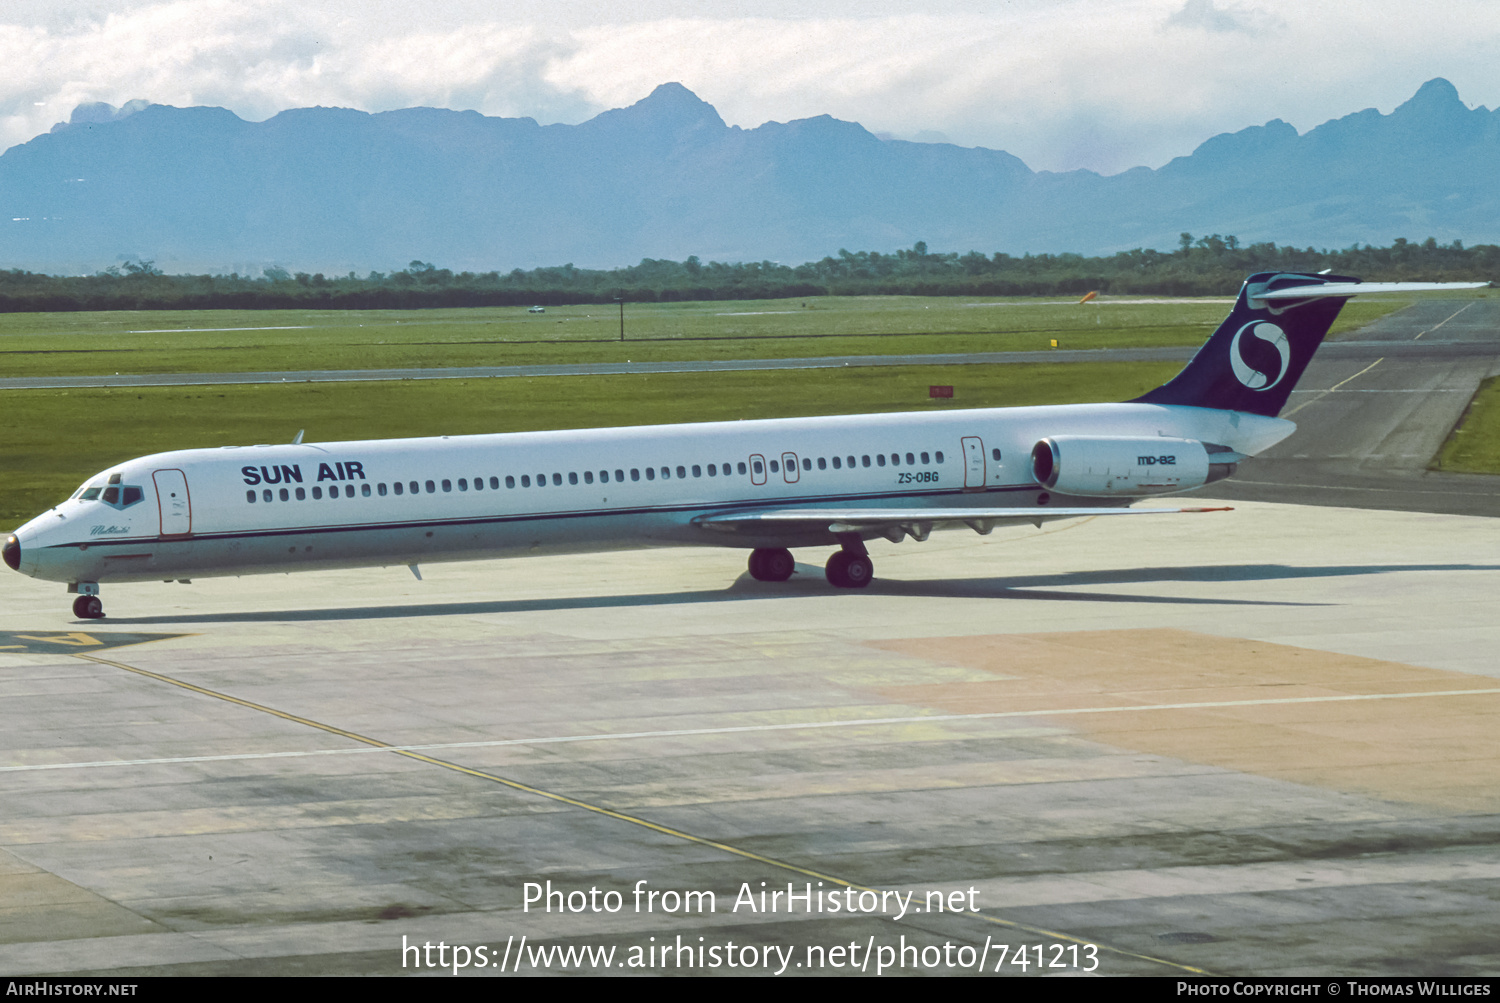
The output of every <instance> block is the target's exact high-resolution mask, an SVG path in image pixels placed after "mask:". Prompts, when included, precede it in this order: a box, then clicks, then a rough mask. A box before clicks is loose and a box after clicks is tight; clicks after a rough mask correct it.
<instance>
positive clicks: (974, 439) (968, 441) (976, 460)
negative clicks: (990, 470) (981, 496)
mask: <svg viewBox="0 0 1500 1003" xmlns="http://www.w3.org/2000/svg"><path fill="white" fill-rule="evenodd" d="M963 445H964V490H965V491H980V490H983V488H984V442H983V440H981V439H980V438H979V436H977V435H966V436H964V437H963Z"/></svg>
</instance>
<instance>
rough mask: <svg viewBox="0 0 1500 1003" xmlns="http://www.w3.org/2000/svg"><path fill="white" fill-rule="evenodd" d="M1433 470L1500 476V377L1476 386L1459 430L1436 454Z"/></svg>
mask: <svg viewBox="0 0 1500 1003" xmlns="http://www.w3.org/2000/svg"><path fill="white" fill-rule="evenodd" d="M1433 468H1434V469H1436V470H1450V471H1455V472H1458V473H1465V474H1500V377H1493V376H1492V377H1490V378H1489V379H1487V380H1485V381H1484V382H1483V383H1481V384H1479V392H1478V393H1476V394H1475V395H1474V399H1473V400H1472V401H1470V402H1469V408H1468V410H1467V411H1465V412H1464V416H1463V418H1462V420H1460V421H1459V423H1458V427H1457V428H1455V429H1454V430H1453V434H1451V435H1449V436H1448V441H1447V442H1445V443H1443V448H1442V449H1440V450H1438V455H1437V460H1436V461H1435V462H1434V463H1433Z"/></svg>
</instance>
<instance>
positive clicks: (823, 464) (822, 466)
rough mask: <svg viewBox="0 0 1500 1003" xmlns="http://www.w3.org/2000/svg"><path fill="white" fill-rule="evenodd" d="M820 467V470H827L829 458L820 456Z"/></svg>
mask: <svg viewBox="0 0 1500 1003" xmlns="http://www.w3.org/2000/svg"><path fill="white" fill-rule="evenodd" d="M818 469H819V470H827V469H828V460H827V459H826V458H824V457H822V456H820V457H818Z"/></svg>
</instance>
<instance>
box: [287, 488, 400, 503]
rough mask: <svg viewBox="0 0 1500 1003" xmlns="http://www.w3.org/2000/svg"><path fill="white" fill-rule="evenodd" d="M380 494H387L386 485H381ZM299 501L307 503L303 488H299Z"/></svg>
mask: <svg viewBox="0 0 1500 1003" xmlns="http://www.w3.org/2000/svg"><path fill="white" fill-rule="evenodd" d="M380 493H381V494H385V485H384V484H382V485H380ZM297 500H298V501H307V492H306V491H305V490H303V489H302V488H298V489H297Z"/></svg>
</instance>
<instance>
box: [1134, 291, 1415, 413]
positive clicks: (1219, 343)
mask: <svg viewBox="0 0 1500 1003" xmlns="http://www.w3.org/2000/svg"><path fill="white" fill-rule="evenodd" d="M1393 285H1401V286H1415V285H1427V284H1426V283H1369V284H1364V283H1361V282H1360V281H1359V279H1354V278H1348V277H1346V276H1342V275H1308V274H1303V273H1299V272H1257V273H1256V274H1254V275H1252V276H1250V277H1249V278H1248V279H1246V280H1245V284H1244V285H1243V286H1241V287H1240V294H1239V297H1238V298H1237V299H1236V300H1235V301H1234V309H1233V310H1232V311H1230V314H1229V317H1228V319H1226V320H1225V321H1224V323H1222V324H1220V325H1219V329H1218V330H1217V331H1215V332H1214V333H1213V337H1211V338H1209V339H1208V341H1207V342H1206V343H1205V344H1204V345H1203V347H1202V348H1200V349H1199V350H1198V354H1197V355H1195V356H1193V361H1191V362H1189V363H1188V364H1187V367H1186V368H1185V369H1183V371H1182V372H1180V373H1178V374H1177V375H1176V376H1175V377H1174V378H1173V379H1172V381H1171V382H1169V383H1166V384H1164V385H1163V386H1159V387H1157V388H1156V389H1155V390H1153V391H1151V392H1150V393H1148V394H1146V395H1145V396H1144V397H1138V398H1136V400H1137V402H1140V403H1144V404H1183V405H1187V406H1189V407H1208V408H1217V409H1219V410H1224V411H1244V412H1248V413H1250V414H1263V415H1266V416H1268V417H1271V418H1274V417H1276V416H1277V415H1278V414H1280V413H1281V409H1282V408H1283V407H1284V406H1285V405H1286V401H1287V397H1288V396H1289V395H1290V394H1291V392H1292V388H1293V387H1295V386H1296V385H1297V381H1298V380H1299V379H1301V378H1302V371H1303V370H1305V369H1306V368H1307V364H1308V363H1309V362H1311V361H1312V357H1313V353H1314V352H1316V351H1317V350H1318V346H1319V345H1321V344H1322V343H1323V336H1324V335H1326V334H1327V333H1328V329H1329V328H1330V327H1332V326H1333V322H1334V320H1335V319H1336V318H1337V317H1338V315H1339V310H1340V309H1342V308H1343V306H1344V303H1345V302H1346V301H1347V300H1348V299H1349V297H1350V296H1353V295H1354V294H1355V292H1356V291H1358V292H1365V291H1370V292H1382V291H1387V290H1386V289H1382V288H1381V287H1383V286H1386V287H1388V286H1393ZM1362 286H1364V288H1361V287H1362ZM1389 291H1394V290H1389Z"/></svg>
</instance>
